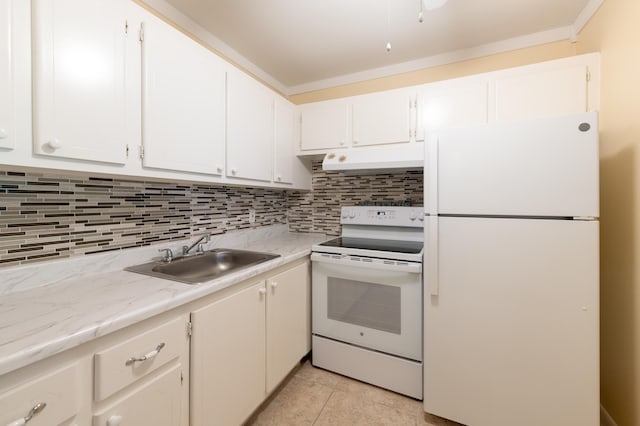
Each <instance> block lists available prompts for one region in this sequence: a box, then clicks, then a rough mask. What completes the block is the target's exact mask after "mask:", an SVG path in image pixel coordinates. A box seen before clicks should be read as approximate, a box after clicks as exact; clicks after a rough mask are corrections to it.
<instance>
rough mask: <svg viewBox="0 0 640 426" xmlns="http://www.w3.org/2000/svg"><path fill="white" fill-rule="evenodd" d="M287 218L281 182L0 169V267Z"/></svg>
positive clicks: (181, 237) (245, 226) (222, 231)
mask: <svg viewBox="0 0 640 426" xmlns="http://www.w3.org/2000/svg"><path fill="white" fill-rule="evenodd" d="M250 208H254V209H255V211H256V221H255V223H254V224H250V223H249V209H250ZM286 221H287V206H286V193H285V191H281V190H270V189H258V188H255V189H254V188H237V187H223V186H206V185H196V184H172V183H158V182H143V181H134V180H125V179H103V178H93V177H69V176H65V175H54V174H51V173H46V174H44V173H43V174H41V173H31V172H30V173H16V172H7V171H0V267H2V266H9V265H17V264H22V263H31V262H35V261H40V260H48V259H52V258H63V257H69V256H74V255H80V254H90V253H98V252H105V251H111V250H120V249H125V248H129V247H139V246H145V245H150V244H152V243H156V242H159V241H166V240H175V239H183V238H188V237H191V236H193V235H199V234H202V233H212V234H220V233H224V232H227V231H230V230H234V229H241V228H249V227H252V226H254V227H257V226H266V225H272V224H276V223H286Z"/></svg>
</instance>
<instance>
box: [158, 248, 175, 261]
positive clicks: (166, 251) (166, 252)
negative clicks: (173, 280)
mask: <svg viewBox="0 0 640 426" xmlns="http://www.w3.org/2000/svg"><path fill="white" fill-rule="evenodd" d="M158 251H159V252H164V258H163V259H162V260H163V261H164V262H171V261H172V260H173V252H172V251H171V249H168V248H166V249H158Z"/></svg>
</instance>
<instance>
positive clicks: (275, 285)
mask: <svg viewBox="0 0 640 426" xmlns="http://www.w3.org/2000/svg"><path fill="white" fill-rule="evenodd" d="M276 287H278V283H277V282H275V281H273V282H272V283H271V288H273V289H275V288H276Z"/></svg>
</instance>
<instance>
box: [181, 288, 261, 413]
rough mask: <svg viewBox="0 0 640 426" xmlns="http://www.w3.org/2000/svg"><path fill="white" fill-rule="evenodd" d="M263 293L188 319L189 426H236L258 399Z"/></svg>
mask: <svg viewBox="0 0 640 426" xmlns="http://www.w3.org/2000/svg"><path fill="white" fill-rule="evenodd" d="M264 290H265V288H264V281H259V282H257V283H255V284H253V285H251V286H250V287H248V288H245V289H244V290H242V291H239V292H237V293H235V294H233V295H231V296H229V297H226V298H224V299H222V300H219V301H217V302H214V303H212V304H211V305H209V306H206V307H204V308H202V309H199V310H196V311H194V312H192V313H191V323H192V325H193V335H192V337H191V339H192V341H191V424H192V425H194V426H197V425H202V426H209V425H239V424H241V423H242V422H243V421H244V420H245V419H246V418H247V416H248V415H249V414H251V412H253V410H255V409H256V407H258V405H260V403H261V402H262V400H263V399H264V393H265V387H264V380H265V363H264V359H265V349H264V343H265V328H264V313H265V297H266V295H265V291H264Z"/></svg>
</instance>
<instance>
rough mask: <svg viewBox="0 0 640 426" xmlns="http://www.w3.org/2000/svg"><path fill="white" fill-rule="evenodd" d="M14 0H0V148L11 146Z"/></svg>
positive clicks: (12, 126)
mask: <svg viewBox="0 0 640 426" xmlns="http://www.w3.org/2000/svg"><path fill="white" fill-rule="evenodd" d="M13 3H14V0H0V93H2V96H0V148H13V147H14V144H15V134H14V109H13V100H14V89H13V77H14V76H13V45H12V40H13V37H12V35H13V30H14V27H13V16H12V10H13V7H14V4H13Z"/></svg>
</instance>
